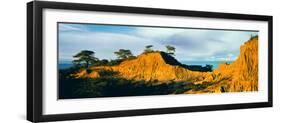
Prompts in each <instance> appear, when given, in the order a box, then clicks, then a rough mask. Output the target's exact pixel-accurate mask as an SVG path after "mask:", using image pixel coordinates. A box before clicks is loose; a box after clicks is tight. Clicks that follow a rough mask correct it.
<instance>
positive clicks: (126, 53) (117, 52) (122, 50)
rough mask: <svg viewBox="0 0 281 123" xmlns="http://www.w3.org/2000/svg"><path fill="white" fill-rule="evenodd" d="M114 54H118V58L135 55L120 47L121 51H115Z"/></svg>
mask: <svg viewBox="0 0 281 123" xmlns="http://www.w3.org/2000/svg"><path fill="white" fill-rule="evenodd" d="M114 54H115V55H117V58H118V59H127V58H133V57H134V56H133V54H132V52H131V51H130V50H126V49H119V51H116V52H114Z"/></svg>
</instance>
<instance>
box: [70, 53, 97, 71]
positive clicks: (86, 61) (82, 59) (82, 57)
mask: <svg viewBox="0 0 281 123" xmlns="http://www.w3.org/2000/svg"><path fill="white" fill-rule="evenodd" d="M94 54H95V52H93V51H89V50H82V51H81V52H79V53H77V54H76V55H74V56H73V58H74V59H75V60H73V64H75V65H77V66H83V67H85V68H88V67H89V66H90V65H93V64H94V63H95V62H96V61H98V58H96V57H95V56H94Z"/></svg>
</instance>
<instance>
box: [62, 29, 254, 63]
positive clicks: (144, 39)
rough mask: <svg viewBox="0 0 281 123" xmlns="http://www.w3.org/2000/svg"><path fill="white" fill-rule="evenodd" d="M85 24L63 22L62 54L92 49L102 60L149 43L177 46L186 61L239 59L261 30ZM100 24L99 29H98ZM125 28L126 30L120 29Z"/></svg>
mask: <svg viewBox="0 0 281 123" xmlns="http://www.w3.org/2000/svg"><path fill="white" fill-rule="evenodd" d="M91 27H94V26H93V25H91V26H89V25H87V26H85V25H82V24H61V25H60V27H59V31H60V32H59V45H60V46H59V57H60V59H62V60H72V56H73V55H74V54H75V53H77V52H79V51H81V50H85V49H87V50H92V51H95V52H96V57H98V58H100V59H115V58H116V56H115V55H114V52H115V51H117V50H119V49H121V48H123V49H129V50H131V51H132V53H133V54H135V55H138V54H140V53H141V52H142V51H143V50H144V47H145V46H146V45H153V46H154V49H156V50H162V51H165V50H166V49H165V45H172V46H174V47H176V58H177V59H178V60H180V61H185V60H200V61H201V60H206V61H217V60H235V59H236V58H237V56H238V55H239V48H240V46H241V45H242V44H243V43H244V42H245V41H247V40H248V39H249V38H250V36H251V35H255V34H257V32H246V31H225V30H202V29H180V28H153V27H134V28H132V27H130V28H128V27H121V26H95V28H91ZM97 27H98V28H97ZM120 30H122V31H120Z"/></svg>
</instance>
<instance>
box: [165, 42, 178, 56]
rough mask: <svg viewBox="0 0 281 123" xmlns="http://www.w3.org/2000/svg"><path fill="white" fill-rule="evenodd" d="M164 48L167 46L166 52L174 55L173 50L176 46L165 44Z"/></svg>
mask: <svg viewBox="0 0 281 123" xmlns="http://www.w3.org/2000/svg"><path fill="white" fill-rule="evenodd" d="M166 48H167V53H168V54H170V55H173V56H174V55H175V51H176V48H175V47H173V46H170V45H166Z"/></svg>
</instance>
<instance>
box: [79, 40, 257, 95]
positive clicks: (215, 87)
mask: <svg viewBox="0 0 281 123" xmlns="http://www.w3.org/2000/svg"><path fill="white" fill-rule="evenodd" d="M75 77H76V78H93V79H95V78H106V77H115V78H122V79H126V80H134V81H144V82H146V83H170V82H191V83H192V84H193V85H192V86H194V88H193V89H189V90H186V91H185V92H184V93H222V92H242V91H257V90H258V38H257V37H255V38H252V39H251V40H249V41H247V42H246V43H245V44H243V45H242V46H241V47H240V55H239V57H238V58H237V60H236V61H234V62H233V63H232V64H220V65H219V67H218V68H217V69H216V70H214V71H213V72H199V71H192V70H190V69H188V68H186V67H185V66H184V65H182V64H181V63H180V62H178V61H177V60H176V59H175V58H174V57H172V56H170V55H169V54H167V53H165V52H161V51H154V52H149V53H142V54H140V55H139V56H137V57H136V58H135V59H130V60H125V61H123V62H121V63H120V64H119V65H115V66H93V67H91V68H89V69H88V70H82V71H80V72H78V73H76V74H75ZM189 86H191V85H189Z"/></svg>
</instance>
